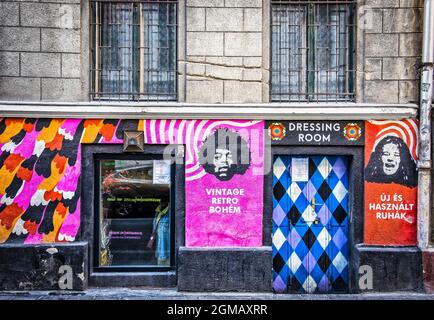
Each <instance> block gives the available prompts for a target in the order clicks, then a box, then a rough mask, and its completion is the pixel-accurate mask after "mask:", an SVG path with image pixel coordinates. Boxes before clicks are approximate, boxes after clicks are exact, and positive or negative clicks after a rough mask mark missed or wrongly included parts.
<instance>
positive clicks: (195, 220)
mask: <svg viewBox="0 0 434 320" xmlns="http://www.w3.org/2000/svg"><path fill="white" fill-rule="evenodd" d="M144 132H145V143H148V144H149V143H150V144H183V145H185V203H186V212H185V243H186V246H188V247H256V246H262V216H263V215H262V213H263V201H262V199H263V194H264V192H263V191H264V190H263V181H264V122H263V121H248V120H230V121H226V120H225V121H223V120H222V121H220V120H145V121H144ZM175 214H176V213H175Z"/></svg>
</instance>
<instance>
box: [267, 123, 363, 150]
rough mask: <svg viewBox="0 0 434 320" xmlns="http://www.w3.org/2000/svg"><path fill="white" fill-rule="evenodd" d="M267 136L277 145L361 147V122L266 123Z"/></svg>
mask: <svg viewBox="0 0 434 320" xmlns="http://www.w3.org/2000/svg"><path fill="white" fill-rule="evenodd" d="M266 128H267V131H268V136H269V137H270V138H271V141H272V144H277V145H335V146H340V145H363V144H364V123H363V122H362V121H268V122H267V124H266Z"/></svg>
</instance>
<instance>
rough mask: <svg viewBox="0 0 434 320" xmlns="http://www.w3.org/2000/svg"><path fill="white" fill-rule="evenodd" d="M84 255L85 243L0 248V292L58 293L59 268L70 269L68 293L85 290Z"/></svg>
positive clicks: (85, 259)
mask: <svg viewBox="0 0 434 320" xmlns="http://www.w3.org/2000/svg"><path fill="white" fill-rule="evenodd" d="M87 252H88V243H87V242H73V243H50V244H34V245H24V244H21V243H15V244H2V245H0V290H62V289H61V288H60V286H59V280H61V277H62V275H65V274H66V273H65V272H64V271H62V270H61V269H60V268H61V267H62V266H70V267H71V268H72V276H73V278H72V288H71V289H69V290H75V291H80V290H86V289H87V273H88V272H87V270H88V259H87ZM62 283H63V281H62ZM62 291H63V290H62Z"/></svg>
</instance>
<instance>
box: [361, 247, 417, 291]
mask: <svg viewBox="0 0 434 320" xmlns="http://www.w3.org/2000/svg"><path fill="white" fill-rule="evenodd" d="M354 260H355V262H356V265H357V266H359V267H360V266H363V265H368V266H370V267H371V268H372V271H373V289H372V290H367V291H364V292H394V291H415V292H421V291H422V289H423V280H422V253H421V251H420V249H419V248H417V247H383V246H366V245H356V247H355V250H354ZM356 274H357V273H356ZM356 284H358V280H357V281H356Z"/></svg>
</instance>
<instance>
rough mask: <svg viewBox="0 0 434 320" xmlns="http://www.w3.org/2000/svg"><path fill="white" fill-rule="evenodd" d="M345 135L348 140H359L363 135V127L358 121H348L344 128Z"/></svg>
mask: <svg viewBox="0 0 434 320" xmlns="http://www.w3.org/2000/svg"><path fill="white" fill-rule="evenodd" d="M344 136H345V138H346V139H347V140H348V141H357V140H358V139H359V138H360V137H361V136H362V128H360V126H359V125H358V124H357V123H348V124H347V125H346V126H345V128H344Z"/></svg>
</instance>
